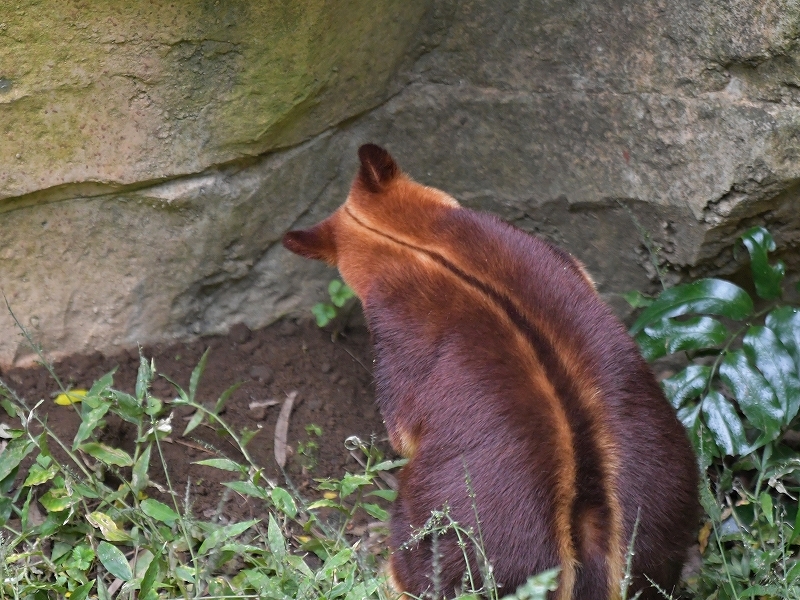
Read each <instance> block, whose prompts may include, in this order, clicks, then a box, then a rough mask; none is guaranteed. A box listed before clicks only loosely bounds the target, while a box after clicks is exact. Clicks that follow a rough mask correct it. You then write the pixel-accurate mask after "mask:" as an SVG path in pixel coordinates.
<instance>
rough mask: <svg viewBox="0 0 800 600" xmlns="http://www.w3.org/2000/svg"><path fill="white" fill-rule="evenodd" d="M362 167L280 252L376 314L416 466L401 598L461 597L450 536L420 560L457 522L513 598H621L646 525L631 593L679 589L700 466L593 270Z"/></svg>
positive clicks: (383, 385) (380, 358)
mask: <svg viewBox="0 0 800 600" xmlns="http://www.w3.org/2000/svg"><path fill="white" fill-rule="evenodd" d="M359 155H360V157H361V160H362V163H361V170H360V172H359V175H358V177H357V178H356V181H355V182H354V185H353V189H352V190H351V194H350V196H349V197H348V200H347V202H346V203H345V204H344V205H343V206H342V207H341V208H340V209H339V210H338V211H337V212H336V213H335V214H334V215H333V216H332V217H330V218H329V219H327V220H326V221H323V222H322V223H320V224H319V225H317V226H315V227H314V228H311V229H309V230H306V231H302V232H293V233H292V234H288V235H287V241H285V243H286V245H287V247H289V248H290V249H293V250H294V251H296V252H299V253H301V254H303V255H305V256H309V257H311V258H322V259H323V260H327V261H328V262H330V263H332V264H336V265H337V266H338V267H339V269H340V271H341V273H342V275H343V277H344V278H345V280H346V281H348V283H350V284H351V285H352V286H353V287H354V289H355V290H356V292H357V293H358V295H359V297H360V298H361V300H362V302H363V305H364V310H365V314H366V316H367V319H368V322H369V326H370V330H371V331H372V333H373V338H374V343H375V353H376V364H375V380H376V385H377V401H378V404H379V407H380V409H381V412H382V414H383V416H384V419H385V422H386V427H387V430H388V432H389V436H390V440H391V442H392V445H393V446H394V447H395V449H397V450H398V451H399V452H400V453H401V454H403V455H404V456H407V457H408V458H409V459H410V460H409V463H408V464H407V465H406V467H404V469H403V470H402V472H401V473H400V477H399V479H400V492H399V497H398V500H397V502H396V503H395V508H394V515H393V519H392V526H391V527H392V536H391V540H390V545H391V547H392V549H393V555H392V559H391V563H392V565H391V566H392V570H393V574H394V578H395V580H396V582H397V584H398V587H399V588H400V589H402V590H405V591H408V592H410V593H412V594H414V595H422V594H423V593H426V592H430V591H432V590H433V591H435V592H436V593H441V594H445V595H452V593H453V590H454V587H455V586H457V585H458V584H459V583H460V581H461V577H462V574H463V572H464V570H465V564H464V561H463V558H462V549H461V548H460V547H459V546H458V544H457V543H456V537H455V535H454V534H453V533H452V532H451V533H448V534H447V535H445V536H444V537H442V538H441V539H440V540H438V546H437V548H436V553H437V555H436V556H433V555H432V552H433V547H432V544H431V540H430V538H427V539H423V540H421V541H418V542H417V543H413V544H407V542H408V541H409V540H411V538H412V536H413V535H414V532H416V531H419V529H420V528H422V527H423V526H424V525H425V523H426V522H427V520H428V519H429V517H430V515H431V511H433V510H437V509H441V508H443V507H445V506H447V507H448V510H449V514H450V516H451V517H452V518H453V519H454V520H456V521H458V522H459V523H460V524H461V525H462V526H463V527H466V528H468V527H472V528H473V530H474V531H475V532H476V534H477V533H478V532H479V533H480V539H481V543H482V545H483V547H484V549H485V551H486V555H487V557H488V560H489V561H490V563H491V565H492V567H493V574H494V577H495V579H496V581H497V582H499V583H500V584H501V585H503V586H504V588H505V589H506V590H507V591H511V590H513V589H514V588H515V587H516V586H517V585H519V584H520V583H522V582H524V581H525V579H526V578H527V577H528V576H529V575H532V574H535V573H537V572H540V571H542V570H544V569H547V568H551V567H556V566H558V567H560V568H561V576H560V586H559V591H558V592H557V595H556V596H554V597H557V598H560V599H566V598H577V599H582V600H599V599H603V598H616V597H618V595H619V583H620V581H621V579H622V577H623V575H624V565H625V558H626V551H627V548H628V544H629V542H630V540H631V539H632V536H633V529H634V524H635V523H637V519H638V525H637V529H636V546H635V551H634V555H633V568H632V573H633V577H634V579H633V585H632V586H631V590H632V592H635V591H636V590H637V589H640V588H641V589H644V588H646V587H647V586H648V582H647V580H646V578H650V579H652V580H653V581H654V582H656V583H657V584H659V585H660V586H661V587H662V588H664V589H667V590H669V589H671V588H672V587H673V586H674V585H675V584H676V583H677V579H678V575H679V571H680V567H681V565H682V562H683V559H684V554H685V550H686V548H687V547H688V545H689V544H690V542H691V537H692V533H693V531H694V525H695V522H696V515H697V512H698V503H697V499H696V489H697V472H696V467H695V463H694V458H693V456H692V452H691V449H690V447H689V444H688V440H687V438H686V435H685V432H684V431H683V428H682V426H681V425H680V423H679V422H678V420H677V418H676V417H675V415H674V412H673V410H672V408H671V407H670V406H669V404H668V403H667V401H666V399H665V398H664V396H663V394H662V393H661V391H660V389H659V387H658V385H657V383H656V382H655V380H654V378H653V376H652V374H651V372H650V371H649V368H648V367H647V365H646V363H645V362H644V361H643V360H642V358H641V356H640V355H639V353H638V351H637V349H636V347H635V345H634V343H633V341H632V340H631V339H630V337H629V336H628V335H627V333H626V332H625V330H624V328H623V327H622V325H621V323H620V322H619V321H618V320H617V319H616V317H614V315H613V314H612V313H611V311H610V310H609V308H608V307H607V306H606V305H605V304H604V303H603V302H602V301H601V300H600V298H599V297H598V295H597V294H596V292H595V290H594V287H593V284H592V283H591V281H590V279H589V278H588V276H587V275H586V273H585V272H584V270H583V267H582V266H581V265H580V264H579V263H578V262H577V261H576V260H575V259H574V258H572V257H571V256H570V255H569V254H568V253H566V252H564V251H563V250H560V249H558V248H557V247H555V246H553V245H552V244H549V243H548V242H545V241H543V240H541V239H539V238H535V237H531V236H529V235H527V234H525V233H524V232H522V231H520V230H518V229H516V228H514V227H512V226H510V225H508V224H506V223H504V222H502V221H500V220H499V219H497V218H495V217H493V216H491V215H486V214H482V213H477V212H473V211H470V210H467V209H464V208H461V207H460V206H459V205H458V204H457V203H456V202H455V201H454V200H452V198H449V197H448V196H446V195H445V194H443V193H442V192H439V191H438V190H433V189H432V188H426V187H424V186H421V185H419V184H416V183H414V182H413V181H410V180H409V179H407V178H406V177H404V176H403V175H402V174H401V173H400V172H399V169H398V168H397V167H396V165H395V164H394V161H393V160H392V159H391V157H390V156H389V155H388V154H387V153H385V151H383V150H382V149H379V148H377V147H374V146H371V147H370V146H367V147H364V148H362V150H361V151H360V153H359ZM476 514H477V519H478V521H479V524H478V523H477V522H476V518H475V515H476ZM466 551H467V553H468V556H469V560H470V564H471V569H472V572H473V573H474V574H478V572H479V569H478V566H479V565H478V564H477V563H476V562H475V555H474V549H472V548H471V547H470V546H469V545H467V550H466ZM649 594H652V592H650V591H649V590H645V591H644V593H643V595H642V596H641V597H642V598H648V597H656V596H655V595H652V596H651V595H649Z"/></svg>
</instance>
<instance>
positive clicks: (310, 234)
mask: <svg viewBox="0 0 800 600" xmlns="http://www.w3.org/2000/svg"><path fill="white" fill-rule="evenodd" d="M283 245H284V247H285V248H286V249H287V250H291V251H292V252H294V253H295V254H299V255H300V256H303V257H305V258H313V259H316V260H322V261H325V262H326V263H328V264H329V265H336V237H335V236H334V231H333V223H332V222H331V220H330V219H325V220H324V221H322V222H321V223H318V224H317V225H314V226H313V227H310V228H308V229H297V230H295V231H290V232H288V233H286V234H285V235H284V236H283Z"/></svg>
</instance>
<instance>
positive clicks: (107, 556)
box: [97, 541, 133, 581]
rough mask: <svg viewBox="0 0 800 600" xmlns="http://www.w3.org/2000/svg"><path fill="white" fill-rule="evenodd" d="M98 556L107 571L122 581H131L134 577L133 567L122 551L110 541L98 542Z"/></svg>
mask: <svg viewBox="0 0 800 600" xmlns="http://www.w3.org/2000/svg"><path fill="white" fill-rule="evenodd" d="M97 558H99V559H100V562H101V563H102V564H103V566H104V567H105V568H106V571H108V572H109V573H111V574H112V575H113V576H114V577H117V578H118V579H122V581H130V579H131V577H133V573H132V572H131V567H130V565H129V564H128V560H127V559H126V558H125V555H124V554H123V553H122V551H121V550H120V549H119V548H117V547H116V546H114V545H112V544H109V543H108V542H105V541H103V542H100V543H99V544H97Z"/></svg>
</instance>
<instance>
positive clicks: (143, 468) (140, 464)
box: [131, 444, 153, 496]
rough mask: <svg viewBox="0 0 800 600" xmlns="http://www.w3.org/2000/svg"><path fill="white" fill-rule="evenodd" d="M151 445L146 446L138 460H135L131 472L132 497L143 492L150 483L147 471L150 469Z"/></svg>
mask: <svg viewBox="0 0 800 600" xmlns="http://www.w3.org/2000/svg"><path fill="white" fill-rule="evenodd" d="M152 448H153V444H147V446H145V448H144V450H142V453H141V454H140V455H139V458H137V459H136V464H134V465H133V470H132V472H131V489H132V490H133V493H134V495H136V496H138V494H139V492H141V491H143V490H144V489H145V488H146V487H147V484H148V483H149V482H150V476H149V475H148V471H149V469H150V452H151V450H152Z"/></svg>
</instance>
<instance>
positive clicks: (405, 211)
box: [283, 144, 459, 299]
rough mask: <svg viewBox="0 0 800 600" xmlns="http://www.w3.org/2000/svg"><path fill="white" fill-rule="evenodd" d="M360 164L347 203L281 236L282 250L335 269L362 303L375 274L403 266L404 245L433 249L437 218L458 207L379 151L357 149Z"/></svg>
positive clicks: (372, 147)
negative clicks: (397, 264) (395, 263)
mask: <svg viewBox="0 0 800 600" xmlns="http://www.w3.org/2000/svg"><path fill="white" fill-rule="evenodd" d="M358 158H359V160H360V162H361V165H360V167H359V170H358V173H357V174H356V177H355V179H354V180H353V185H352V187H351V188H350V193H349V195H348V196H347V200H346V201H345V203H344V204H343V205H342V206H341V207H339V209H338V210H336V212H334V213H333V214H332V215H331V216H330V217H328V218H327V219H325V220H324V221H322V222H320V223H318V224H317V225H314V226H313V227H310V228H308V229H302V230H296V231H290V232H289V233H287V234H286V235H284V236H283V245H284V246H285V247H286V248H287V249H289V250H291V251H292V252H294V253H296V254H299V255H300V256H304V257H306V258H313V259H316V260H322V261H324V262H326V263H328V264H329V265H331V266H336V267H338V268H339V272H340V273H341V274H342V277H343V278H344V280H345V281H346V282H347V283H348V284H349V285H350V286H351V287H352V288H353V289H354V290H355V292H356V294H358V296H359V297H361V298H362V299H364V298H365V296H366V294H367V291H368V289H369V285H370V283H371V281H372V279H373V275H374V273H376V271H377V270H378V269H380V268H387V267H389V266H390V265H391V263H392V262H393V260H396V261H401V262H402V260H403V259H402V257H401V256H400V255H401V254H402V253H403V247H404V246H406V245H407V246H413V247H418V246H420V245H427V243H432V242H433V240H435V220H436V216H437V214H440V213H441V211H444V210H453V209H454V208H456V209H457V208H458V207H459V205H458V202H456V201H455V199H453V198H452V197H450V196H448V195H447V194H446V193H444V192H442V191H440V190H437V189H434V188H429V187H426V186H423V185H420V184H418V183H415V182H414V181H412V180H411V179H410V178H409V177H407V176H406V175H405V174H404V173H403V172H402V171H401V170H400V168H399V167H398V166H397V163H396V162H395V161H394V159H393V158H392V157H391V155H390V154H389V153H388V152H387V151H386V150H384V149H383V148H381V147H380V146H376V145H375V144H366V145H364V146H361V148H359V149H358ZM406 251H407V250H406Z"/></svg>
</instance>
